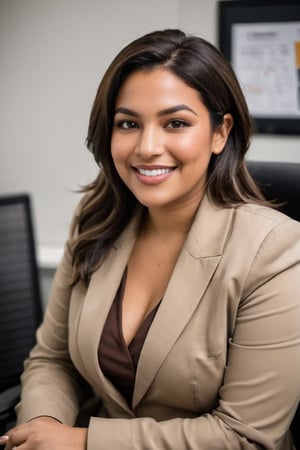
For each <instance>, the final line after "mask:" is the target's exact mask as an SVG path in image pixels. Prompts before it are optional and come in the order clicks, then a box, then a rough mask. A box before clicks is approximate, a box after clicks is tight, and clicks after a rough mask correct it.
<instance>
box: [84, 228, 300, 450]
mask: <svg viewBox="0 0 300 450" xmlns="http://www.w3.org/2000/svg"><path fill="white" fill-rule="evenodd" d="M299 280H300V226H299V224H298V223H296V222H295V221H292V220H287V221H285V222H283V223H281V224H279V225H276V226H274V228H273V229H272V231H271V232H269V233H268V235H267V236H266V237H265V239H264V241H263V242H262V243H261V245H260V247H259V249H258V251H257V253H256V256H255V258H254V260H253V263H252V265H251V269H250V271H249V273H248V276H247V279H246V282H245V284H244V289H243V296H242V298H241V300H240V302H239V307H238V310H237V316H236V322H235V330H234V334H233V336H232V337H231V339H230V340H229V342H228V360H227V367H226V368H225V376H224V382H223V385H222V387H221V389H220V391H219V405H218V407H217V408H216V409H215V410H213V411H212V412H211V414H205V415H202V416H200V417H196V418H176V419H172V420H166V421H163V422H156V421H155V420H153V419H151V418H135V419H117V418H116V419H103V418H92V419H91V421H90V425H89V431H88V444H87V448H88V450H102V449H114V450H140V449H147V450H158V449H160V450H161V449H164V450H175V449H176V450H177V449H180V450H206V449H210V450H225V449H228V450H237V449H239V450H240V449H243V450H251V449H252V450H253V449H265V450H275V449H278V450H279V449H291V448H293V446H292V444H291V442H288V441H289V437H288V436H287V434H286V433H287V430H288V428H289V424H290V422H291V420H292V416H293V413H294V412H295V409H296V406H297V403H298V401H299V398H300V289H299Z"/></svg>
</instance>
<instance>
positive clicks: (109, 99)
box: [73, 29, 266, 284]
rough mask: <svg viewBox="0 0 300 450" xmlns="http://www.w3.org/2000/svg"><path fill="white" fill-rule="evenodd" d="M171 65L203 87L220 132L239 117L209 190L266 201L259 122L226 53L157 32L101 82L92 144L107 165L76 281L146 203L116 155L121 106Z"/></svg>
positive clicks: (233, 198) (82, 224) (89, 208)
mask: <svg viewBox="0 0 300 450" xmlns="http://www.w3.org/2000/svg"><path fill="white" fill-rule="evenodd" d="M156 67H164V68H167V69H168V70H169V71H170V72H171V73H173V74H175V75H176V76H177V77H179V78H181V79H182V80H183V81H184V82H185V83H186V84H187V85H189V86H190V87H192V88H193V89H195V90H197V91H198V92H199V94H200V97H201V100H202V101H203V103H204V105H205V106H206V107H207V109H208V111H209V114H210V120H211V126H212V130H215V129H216V128H217V127H218V126H220V125H221V124H222V121H223V116H224V114H225V113H230V114H231V115H232V116H233V119H234V126H233V127H232V129H231V131H230V134H229V137H228V140H227V143H226V146H225V148H224V149H223V151H222V152H221V153H220V154H219V155H212V157H211V160H210V163H209V167H208V177H207V192H208V195H209V196H210V198H211V200H212V201H213V202H215V203H216V204H218V205H223V206H225V207H226V206H232V205H237V204H241V203H246V202H258V203H262V204H265V203H266V201H265V199H264V197H263V196H262V194H261V193H260V191H259V189H258V188H257V185H256V184H255V182H254V180H253V179H252V177H251V176H250V174H249V172H248V170H247V167H246V164H245V154H246V152H247V150H248V148H249V144H250V137H251V133H252V121H251V118H250V115H249V111H248V107H247V104H246V102H245V99H244V96H243V93H242V91H241V88H240V86H239V83H238V81H237V79H236V76H235V74H234V72H233V70H232V68H231V66H230V64H229V62H228V61H227V60H226V59H225V58H224V57H223V55H222V54H221V53H220V52H219V51H218V50H217V49H216V48H215V47H214V46H213V45H212V44H210V43H209V42H207V41H206V40H204V39H202V38H200V37H197V36H192V35H186V34H185V33H184V32H182V31H181V30H177V29H174V30H163V31H155V32H153V33H149V34H146V35H144V36H143V37H140V38H138V39H136V40H135V41H133V42H131V43H130V44H128V45H127V46H126V47H125V48H124V49H123V50H121V51H120V53H119V54H118V55H117V56H116V58H115V59H114V60H113V61H112V63H111V64H110V66H109V67H108V69H107V71H106V73H105V75H104V76H103V79H102V81H101V83H100V85H99V88H98V91H97V94H96V98H95V101H94V104H93V107H92V111H91V115H90V122H89V127H88V137H87V146H88V148H89V150H91V151H92V153H93V155H94V157H95V160H96V162H97V164H98V165H99V167H100V171H99V175H98V176H97V178H96V179H95V180H94V181H93V182H92V183H91V184H89V185H87V186H85V187H84V188H83V190H82V191H83V192H85V193H86V195H85V196H84V199H83V201H82V205H81V210H80V211H79V214H78V216H77V220H76V223H75V225H76V228H77V233H76V235H77V239H76V241H75V244H74V246H73V266H74V274H73V284H74V283H76V282H77V281H79V280H81V281H83V282H84V283H88V281H89V279H90V276H91V274H92V273H93V272H94V271H95V269H96V268H97V266H98V265H99V263H100V262H101V260H102V258H103V256H104V255H105V252H106V251H107V250H108V248H109V247H110V246H111V245H112V243H113V242H114V241H115V239H116V238H117V237H118V236H119V234H120V233H121V232H122V230H123V229H124V228H125V227H126V225H127V224H128V222H129V221H130V219H131V217H132V215H133V214H134V212H135V210H136V207H137V206H138V201H137V200H136V198H135V197H134V196H133V194H132V193H131V191H130V190H129V189H128V188H127V187H126V185H125V184H124V183H123V181H122V180H121V178H120V177H119V175H118V173H117V171H116V169H115V166H114V163H113V160H112V156H111V134H112V126H113V120H114V109H115V101H116V97H117V95H118V92H119V90H120V87H121V86H122V84H123V83H124V81H125V80H126V79H127V77H128V76H129V75H130V74H132V73H133V72H136V71H139V70H143V71H145V70H151V69H153V68H156Z"/></svg>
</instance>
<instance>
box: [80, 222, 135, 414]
mask: <svg viewBox="0 0 300 450" xmlns="http://www.w3.org/2000/svg"><path fill="white" fill-rule="evenodd" d="M139 220H140V214H138V215H137V217H136V218H135V219H134V220H133V221H132V222H131V223H130V224H129V226H128V227H127V228H126V229H125V231H124V232H123V233H122V235H121V236H120V237H119V239H118V240H117V241H116V243H115V245H114V246H113V247H112V249H111V250H110V251H109V253H108V255H107V257H106V258H105V260H104V262H103V263H102V264H101V266H100V267H99V269H98V270H97V271H96V272H95V273H94V274H93V276H92V277H91V281H90V284H89V287H88V290H87V293H86V296H85V298H84V303H83V306H82V311H81V315H80V322H79V326H78V333H77V345H78V350H79V354H80V355H81V361H82V364H84V368H85V370H86V374H87V378H90V379H91V381H92V383H93V384H94V385H95V386H98V388H99V390H100V391H104V392H106V393H107V394H108V395H109V396H110V397H111V398H113V399H114V400H115V401H116V402H117V403H118V404H119V405H120V406H121V407H122V408H123V409H125V410H127V412H130V409H129V408H128V405H127V403H126V401H125V399H124V398H123V397H122V395H121V394H120V393H119V392H118V390H117V389H116V388H115V387H114V386H113V385H112V383H110V382H109V381H108V380H107V379H106V378H105V377H104V375H103V373H102V371H101V369H100V367H99V362H98V346H99V341H100V337H101V333H102V330H103V327H104V324H105V321H106V317H107V315H108V313H109V310H110V308H111V305H112V302H113V300H114V298H115V295H116V292H117V289H118V287H119V285H120V282H121V279H122V276H123V273H124V270H125V267H126V265H127V262H128V258H129V255H130V253H131V250H132V247H133V245H134V242H135V239H136V227H137V226H138V223H139ZM87 355H89V357H87Z"/></svg>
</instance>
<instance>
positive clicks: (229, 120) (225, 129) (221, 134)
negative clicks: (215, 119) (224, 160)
mask: <svg viewBox="0 0 300 450" xmlns="http://www.w3.org/2000/svg"><path fill="white" fill-rule="evenodd" d="M232 127H233V117H232V115H231V114H229V113H227V114H224V116H223V123H222V125H221V126H220V127H218V128H217V129H216V130H215V131H214V133H213V138H212V153H214V154H215V155H219V154H220V153H221V152H222V151H223V149H224V147H225V144H226V142H227V139H228V136H229V133H230V131H231V129H232Z"/></svg>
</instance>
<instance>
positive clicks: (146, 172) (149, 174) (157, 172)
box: [137, 168, 172, 177]
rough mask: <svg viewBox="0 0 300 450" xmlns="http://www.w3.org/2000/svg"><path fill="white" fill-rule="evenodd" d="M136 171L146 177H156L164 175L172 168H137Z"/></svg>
mask: <svg viewBox="0 0 300 450" xmlns="http://www.w3.org/2000/svg"><path fill="white" fill-rule="evenodd" d="M137 171H138V172H139V173H140V174H141V175H145V176H146V177H157V176H158V175H166V174H167V173H169V172H172V169H170V168H166V169H151V170H150V169H137Z"/></svg>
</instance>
